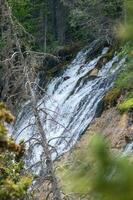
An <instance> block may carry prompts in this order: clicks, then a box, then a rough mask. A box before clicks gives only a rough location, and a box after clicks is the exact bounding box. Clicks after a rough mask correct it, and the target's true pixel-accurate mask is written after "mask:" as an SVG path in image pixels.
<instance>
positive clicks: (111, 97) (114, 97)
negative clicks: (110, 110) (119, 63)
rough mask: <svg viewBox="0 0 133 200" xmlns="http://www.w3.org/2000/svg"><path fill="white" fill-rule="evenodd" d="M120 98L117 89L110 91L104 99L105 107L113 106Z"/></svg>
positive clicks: (119, 92) (119, 91)
mask: <svg viewBox="0 0 133 200" xmlns="http://www.w3.org/2000/svg"><path fill="white" fill-rule="evenodd" d="M120 96H121V90H120V89H119V88H113V89H112V90H110V91H109V92H108V93H107V94H106V95H105V97H104V105H105V107H108V106H111V107H113V106H115V105H116V104H117V101H118V98H119V97H120Z"/></svg>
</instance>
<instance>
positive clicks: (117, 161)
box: [61, 135, 133, 200]
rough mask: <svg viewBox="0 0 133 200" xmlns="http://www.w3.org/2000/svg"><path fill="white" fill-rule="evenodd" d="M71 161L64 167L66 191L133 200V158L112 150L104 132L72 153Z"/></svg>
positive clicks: (110, 199)
mask: <svg viewBox="0 0 133 200" xmlns="http://www.w3.org/2000/svg"><path fill="white" fill-rule="evenodd" d="M73 158H74V159H73V161H72V164H71V165H68V166H67V167H64V170H62V173H61V175H62V177H63V180H64V182H63V186H64V190H65V192H67V193H71V192H72V193H74V194H78V195H79V196H82V195H83V194H84V196H85V195H86V197H85V199H91V200H132V199H133V190H132V186H133V170H132V167H133V165H132V162H131V161H130V160H129V159H128V158H126V157H122V156H120V155H119V157H118V156H117V157H116V156H115V154H114V152H111V151H110V150H109V148H108V146H107V144H106V143H105V141H104V139H103V138H102V137H101V136H98V135H97V136H95V137H94V138H93V139H92V141H91V143H90V144H89V146H88V147H87V148H86V149H85V148H84V149H82V150H81V151H80V152H79V153H78V155H74V156H73Z"/></svg>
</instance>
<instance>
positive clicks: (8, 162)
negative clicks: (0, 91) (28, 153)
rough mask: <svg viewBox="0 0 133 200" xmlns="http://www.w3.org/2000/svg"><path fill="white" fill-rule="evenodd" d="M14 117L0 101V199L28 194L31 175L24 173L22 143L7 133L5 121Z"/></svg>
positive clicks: (11, 199) (15, 197)
mask: <svg viewBox="0 0 133 200" xmlns="http://www.w3.org/2000/svg"><path fill="white" fill-rule="evenodd" d="M13 121H14V117H13V116H12V114H11V113H10V111H9V110H8V109H7V107H6V106H5V105H4V104H3V103H0V199H1V200H7V199H8V200H16V199H23V198H24V197H26V196H27V195H28V188H29V186H30V184H31V182H32V179H31V176H30V175H29V174H25V173H24V171H23V170H24V163H23V161H22V156H23V155H24V152H25V148H24V145H23V143H20V144H16V143H15V142H14V140H13V139H12V138H11V137H10V136H9V135H8V130H7V128H6V127H5V123H8V124H10V123H11V122H13Z"/></svg>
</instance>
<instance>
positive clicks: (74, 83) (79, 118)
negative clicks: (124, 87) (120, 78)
mask: <svg viewBox="0 0 133 200" xmlns="http://www.w3.org/2000/svg"><path fill="white" fill-rule="evenodd" d="M108 50H109V49H108V48H107V47H105V48H104V49H103V50H102V52H101V53H100V54H99V55H96V56H95V58H92V60H89V61H87V60H86V57H87V55H88V53H89V52H90V48H89V49H84V50H81V51H80V52H79V53H78V54H77V56H76V58H75V59H74V60H73V61H72V62H71V64H70V65H69V66H67V67H66V69H65V70H64V72H63V73H62V75H61V76H60V77H55V78H53V80H51V81H50V83H49V84H48V86H47V89H46V91H45V92H44V94H43V96H42V98H41V99H39V100H38V109H39V110H40V111H39V112H40V116H41V120H42V123H43V126H44V130H45V133H46V135H47V139H48V141H49V144H50V146H51V150H52V152H53V153H52V156H53V159H55V158H56V157H57V154H58V155H61V154H62V153H64V152H66V151H68V150H69V149H70V148H71V147H72V146H73V145H74V144H75V143H76V141H77V140H78V138H79V137H80V135H81V134H82V133H83V132H84V131H85V129H86V128H87V127H88V126H89V124H90V123H91V121H92V120H93V119H94V117H95V115H96V110H97V107H98V104H99V102H100V101H101V100H102V98H103V97H104V95H105V93H106V92H107V91H108V90H109V89H110V88H111V87H112V84H113V80H114V79H115V77H116V75H117V73H118V72H119V70H120V68H121V66H123V63H124V61H125V59H120V58H119V56H118V55H114V57H113V58H112V59H111V60H110V61H108V62H106V64H103V65H102V66H101V67H100V69H99V70H98V71H97V74H95V75H91V72H92V70H93V69H95V68H96V65H97V63H98V61H99V60H100V58H101V57H103V56H104V55H105V54H106V53H107V52H108ZM34 120H35V119H34V116H33V113H32V109H31V106H30V103H29V102H26V103H25V105H24V106H23V108H22V110H21V111H20V113H19V116H18V118H17V121H16V124H15V128H14V135H15V138H16V139H17V140H21V139H24V140H25V141H27V147H28V149H29V150H28V153H27V158H28V159H27V160H28V165H33V164H34V163H35V162H36V163H37V162H38V163H39V161H40V159H42V149H41V146H40V145H39V144H38V143H37V142H36V140H34V139H33V140H32V141H30V138H31V136H33V135H34V138H37V139H39V135H37V130H36V128H35V126H34V125H33V126H31V125H32V124H34ZM25 127H27V128H25ZM55 149H56V151H54V150H55ZM30 158H32V159H30Z"/></svg>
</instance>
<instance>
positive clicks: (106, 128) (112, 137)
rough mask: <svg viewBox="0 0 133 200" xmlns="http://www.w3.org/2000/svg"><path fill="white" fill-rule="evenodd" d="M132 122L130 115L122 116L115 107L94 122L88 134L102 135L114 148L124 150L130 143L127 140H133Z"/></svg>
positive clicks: (104, 112)
mask: <svg viewBox="0 0 133 200" xmlns="http://www.w3.org/2000/svg"><path fill="white" fill-rule="evenodd" d="M130 120H131V119H130V115H129V114H128V113H126V114H123V115H120V113H119V112H118V111H117V110H116V108H115V107H114V108H110V109H108V110H106V111H103V113H102V115H101V116H100V117H99V118H96V119H95V120H94V121H93V123H92V124H91V125H90V127H89V128H88V130H87V131H86V133H87V134H89V135H92V134H94V133H101V134H103V135H104V136H105V138H106V139H107V140H108V141H109V144H110V146H111V147H112V148H118V149H122V148H123V146H124V145H125V144H127V143H128V142H127V138H128V141H129V139H130V140H131V138H133V124H131V123H130V124H129V121H130Z"/></svg>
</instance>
